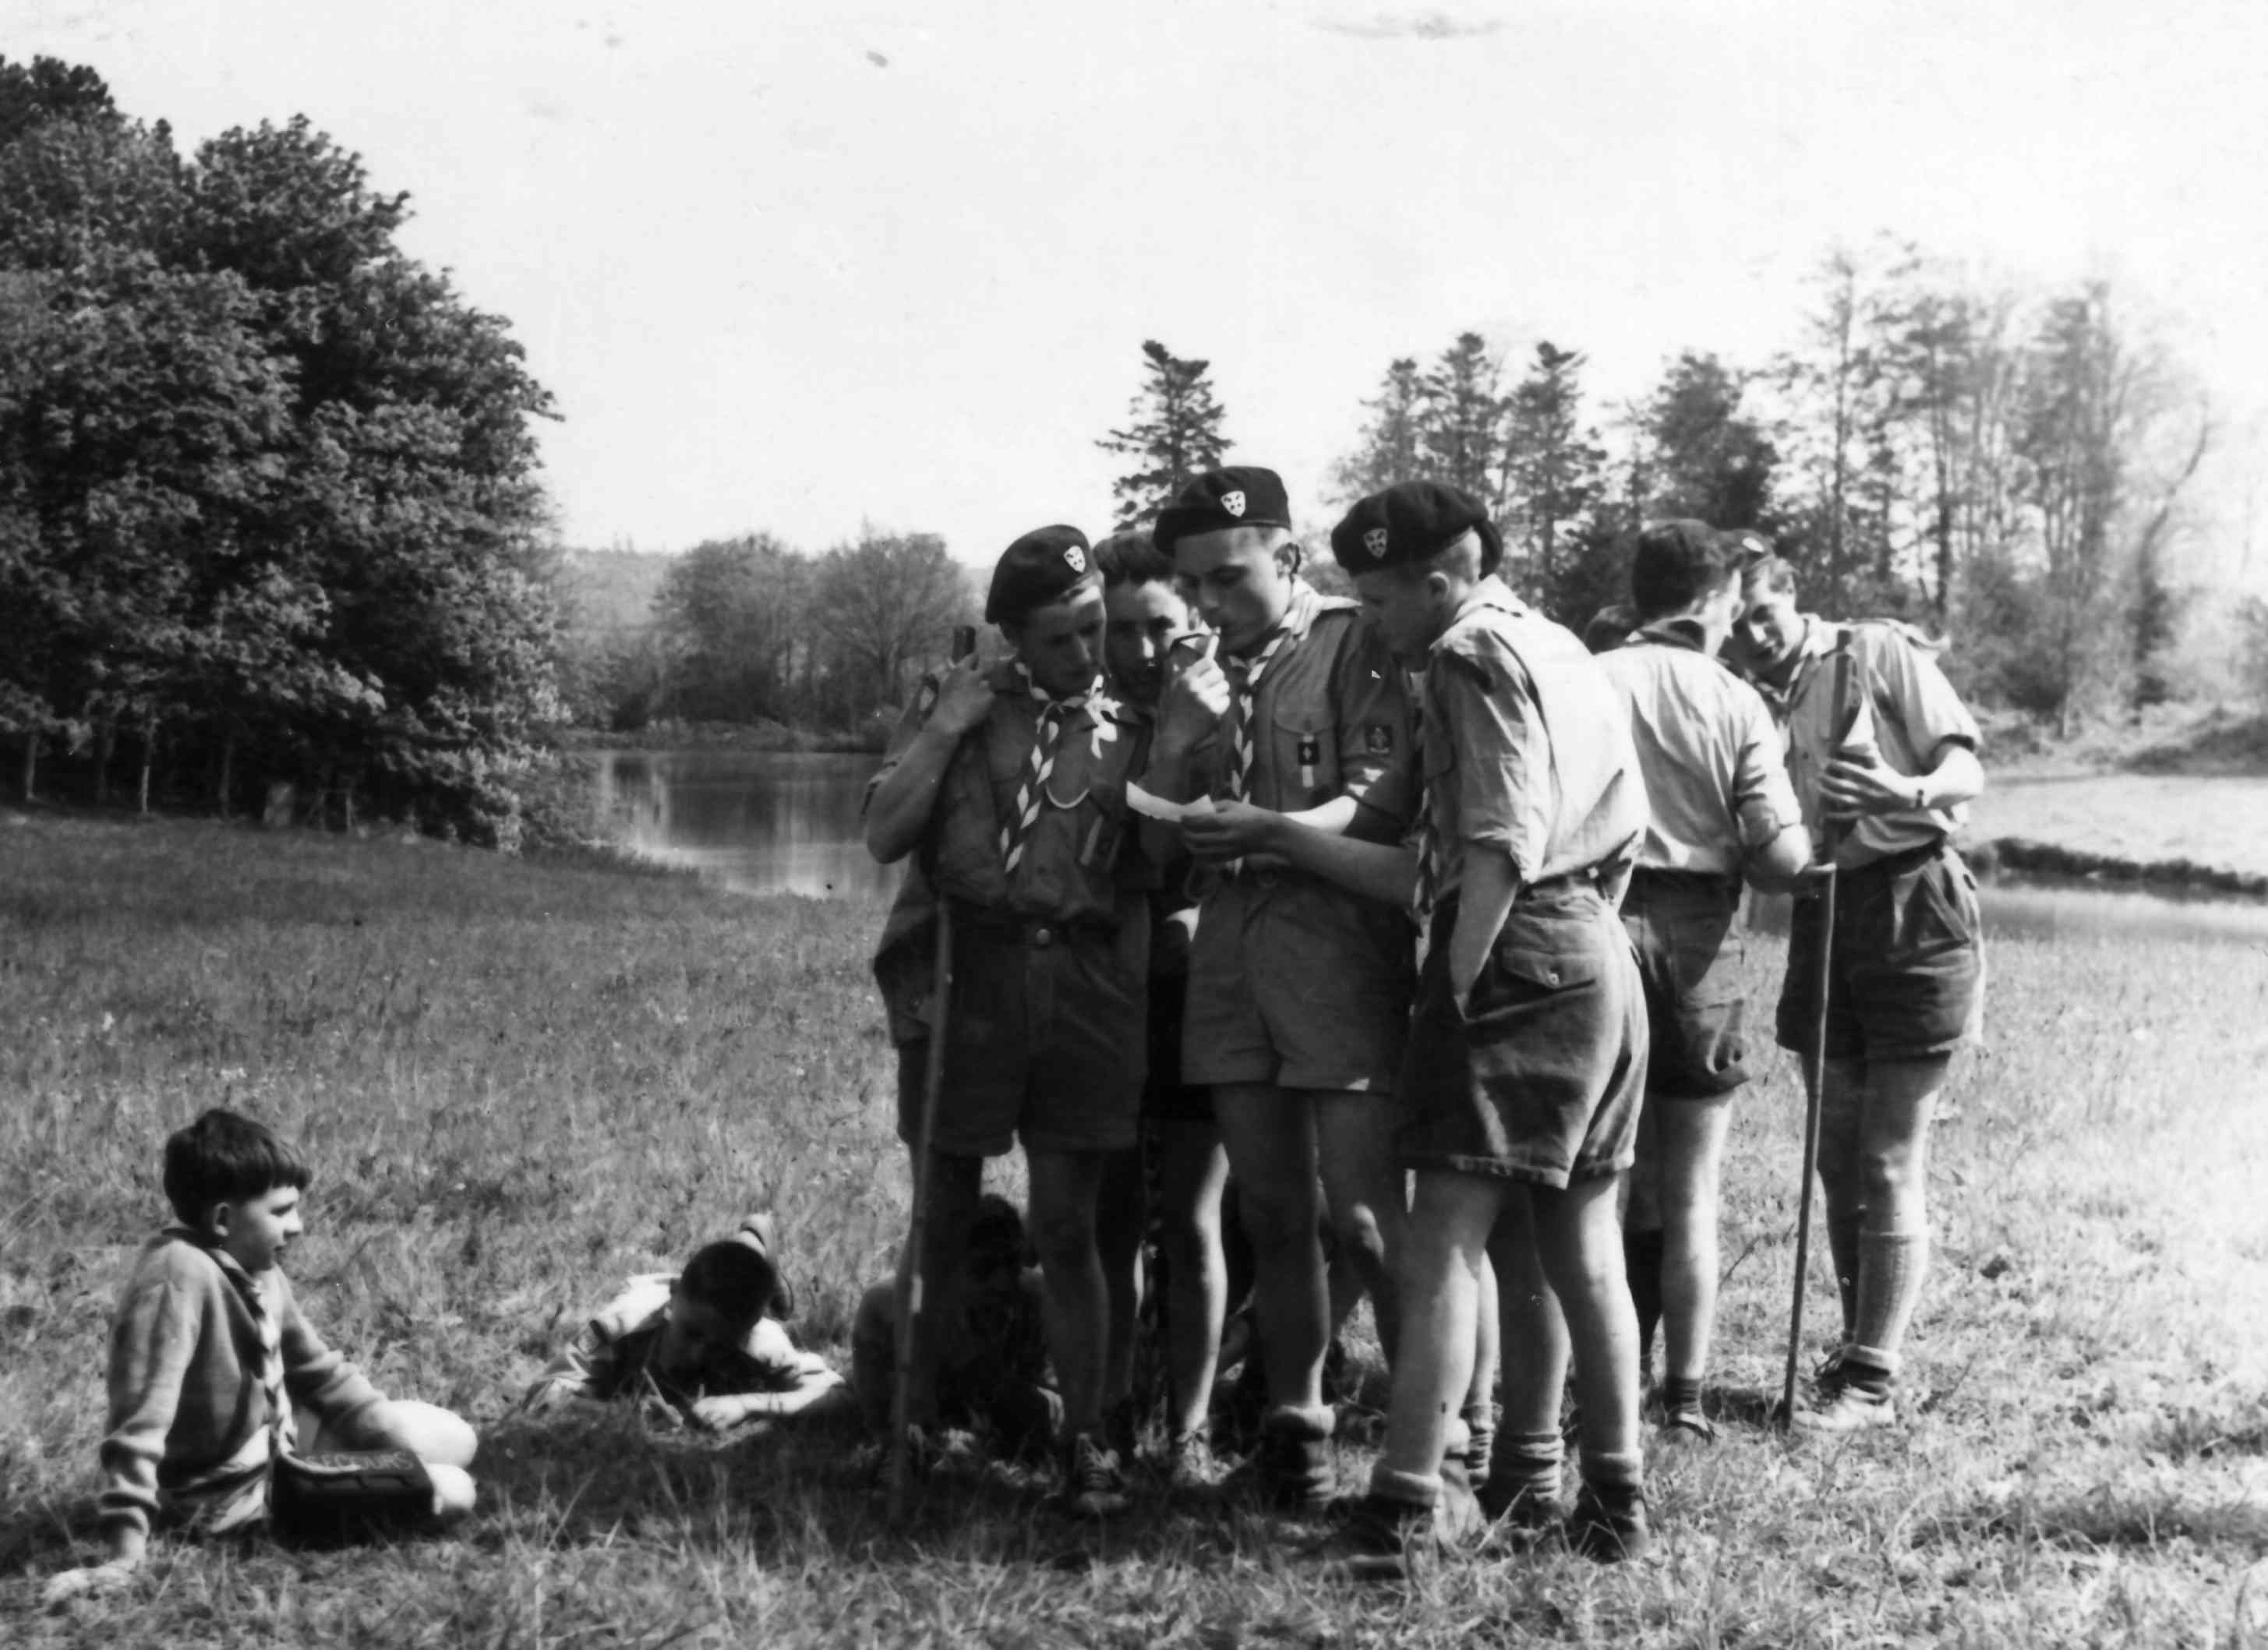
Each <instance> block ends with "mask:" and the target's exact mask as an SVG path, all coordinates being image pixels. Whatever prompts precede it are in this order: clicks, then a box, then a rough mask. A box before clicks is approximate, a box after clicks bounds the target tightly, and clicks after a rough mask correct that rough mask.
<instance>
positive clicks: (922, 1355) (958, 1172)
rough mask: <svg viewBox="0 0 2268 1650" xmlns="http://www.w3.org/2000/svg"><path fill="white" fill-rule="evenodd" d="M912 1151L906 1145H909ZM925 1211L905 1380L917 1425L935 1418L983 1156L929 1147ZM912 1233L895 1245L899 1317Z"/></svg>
mask: <svg viewBox="0 0 2268 1650" xmlns="http://www.w3.org/2000/svg"><path fill="white" fill-rule="evenodd" d="M909 1154H910V1148H909ZM929 1177H930V1178H929V1211H928V1222H927V1230H926V1234H925V1237H924V1241H923V1243H922V1249H923V1251H924V1252H923V1254H922V1255H921V1256H920V1257H919V1263H920V1266H921V1278H922V1309H921V1315H919V1316H918V1317H917V1318H915V1319H914V1322H913V1336H912V1343H911V1351H910V1354H909V1359H908V1365H909V1366H908V1368H907V1369H906V1370H905V1371H904V1372H903V1379H904V1380H905V1382H906V1388H907V1392H906V1397H907V1403H906V1417H907V1418H908V1419H909V1421H911V1422H912V1423H913V1424H914V1425H917V1426H933V1425H936V1423H937V1363H938V1357H939V1352H940V1350H941V1349H942V1348H943V1346H944V1344H945V1326H946V1323H947V1322H950V1320H951V1316H952V1314H953V1312H954V1309H955V1307H956V1306H957V1305H958V1297H959V1294H960V1285H961V1269H962V1266H963V1264H964V1263H965V1262H966V1260H967V1258H968V1228H969V1226H970V1224H971V1223H972V1222H973V1221H974V1220H975V1219H976V1204H977V1201H978V1199H979V1198H980V1197H982V1196H983V1188H984V1160H983V1158H981V1157H962V1156H959V1155H957V1154H954V1153H946V1152H932V1153H930V1157H929ZM913 1251H914V1245H913V1242H912V1241H911V1235H910V1234H909V1236H908V1241H906V1242H904V1243H902V1244H901V1245H900V1246H899V1249H898V1275H897V1291H898V1299H897V1322H901V1323H902V1322H905V1321H906V1315H907V1313H908V1312H909V1311H910V1310H911V1302H912V1294H913V1280H914V1267H915V1264H916V1256H915V1255H914V1252H913Z"/></svg>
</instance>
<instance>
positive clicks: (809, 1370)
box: [524, 1272, 826, 1409]
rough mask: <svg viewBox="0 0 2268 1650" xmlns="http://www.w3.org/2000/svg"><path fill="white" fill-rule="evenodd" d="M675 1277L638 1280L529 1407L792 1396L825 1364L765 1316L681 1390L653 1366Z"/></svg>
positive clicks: (591, 1326)
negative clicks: (578, 1401)
mask: <svg viewBox="0 0 2268 1650" xmlns="http://www.w3.org/2000/svg"><path fill="white" fill-rule="evenodd" d="M676 1282H677V1274H675V1273H674V1272H647V1273H644V1274H642V1275H640V1276H638V1277H635V1278H631V1279H630V1282H629V1283H628V1285H625V1286H624V1288H623V1290H622V1293H621V1294H619V1295H617V1296H615V1299H614V1300H611V1301H609V1302H608V1303H607V1305H606V1306H605V1307H601V1308H600V1310H599V1311H598V1312H597V1313H596V1314H595V1315H593V1317H592V1318H591V1320H590V1322H587V1323H585V1324H584V1325H583V1327H582V1329H581V1330H580V1331H578V1333H577V1335H576V1337H575V1339H574V1340H573V1342H572V1343H571V1344H569V1345H568V1347H567V1349H566V1350H565V1351H564V1352H561V1353H560V1354H559V1356H558V1357H557V1358H556V1359H553V1360H552V1363H551V1366H550V1367H549V1368H548V1369H546V1370H545V1371H544V1372H543V1374H542V1375H541V1377H540V1378H538V1380H537V1381H536V1382H535V1384H534V1386H533V1387H531V1388H530V1389H528V1393H527V1398H526V1399H525V1401H524V1402H525V1403H527V1407H529V1408H530V1409H546V1408H549V1406H550V1405H552V1404H554V1403H561V1402H563V1401H564V1400H566V1399H569V1398H595V1399H600V1400H602V1401H603V1400H608V1399H615V1398H636V1397H639V1396H644V1395H646V1394H647V1393H652V1394H653V1395H654V1396H659V1397H663V1398H666V1399H669V1400H671V1401H672V1402H679V1401H683V1400H689V1399H692V1398H696V1397H716V1396H725V1395H729V1394H735V1393H743V1392H792V1391H794V1390H795V1389H797V1388H798V1387H799V1386H800V1385H801V1384H802V1382H803V1381H805V1380H806V1378H808V1377H809V1376H811V1375H813V1374H819V1373H821V1372H823V1371H824V1370H825V1368H826V1365H825V1364H824V1362H822V1361H821V1359H819V1358H817V1357H816V1356H815V1355H814V1354H812V1353H809V1352H799V1351H798V1350H797V1349H796V1344H795V1343H794V1342H793V1341H792V1340H791V1339H790V1338H789V1337H788V1332H787V1330H786V1329H785V1328H784V1327H783V1326H782V1325H781V1324H779V1323H778V1322H775V1321H774V1320H772V1319H770V1318H760V1319H758V1320H757V1321H756V1324H755V1328H753V1329H751V1330H749V1331H748V1333H747V1337H746V1338H745V1339H743V1340H742V1342H741V1343H740V1344H739V1345H738V1346H732V1347H718V1348H712V1349H711V1352H710V1353H709V1356H708V1357H707V1359H705V1360H704V1363H703V1367H702V1368H701V1370H700V1371H699V1372H698V1373H697V1374H696V1375H695V1376H694V1377H693V1379H692V1380H691V1381H690V1382H689V1383H688V1384H687V1385H686V1386H684V1387H682V1388H681V1387H678V1386H676V1385H673V1384H669V1383H666V1382H664V1381H662V1380H661V1378H660V1372H659V1370H657V1369H655V1368H654V1367H653V1355H654V1352H655V1349H656V1348H657V1347H658V1346H659V1344H660V1341H661V1332H662V1329H663V1326H664V1325H665V1324H666V1322H667V1320H668V1316H669V1296H670V1291H671V1289H672V1288H673V1287H674V1285H675V1284H676Z"/></svg>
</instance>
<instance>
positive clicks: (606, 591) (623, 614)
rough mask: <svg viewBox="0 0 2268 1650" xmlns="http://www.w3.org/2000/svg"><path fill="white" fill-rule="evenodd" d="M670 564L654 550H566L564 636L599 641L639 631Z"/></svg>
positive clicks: (648, 621) (649, 618)
mask: <svg viewBox="0 0 2268 1650" xmlns="http://www.w3.org/2000/svg"><path fill="white" fill-rule="evenodd" d="M676 559H677V558H676V557H675V556H670V555H666V554H665V553H663V552H661V551H658V550H569V551H568V552H567V553H566V555H565V556H564V557H563V563H564V565H565V580H566V589H567V595H568V603H569V608H570V617H569V620H568V628H569V630H570V632H571V634H572V635H573V636H574V637H576V638H577V639H578V640H603V639H606V638H608V637H620V636H622V635H624V634H626V633H630V632H636V631H639V630H645V629H646V628H647V627H648V626H650V625H651V624H652V622H653V598H654V593H655V592H657V591H659V589H660V588H661V581H662V578H663V577H664V575H666V573H667V572H668V571H669V569H670V565H671V564H672V563H674V561H675V560H676Z"/></svg>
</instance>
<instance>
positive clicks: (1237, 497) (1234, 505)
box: [1220, 488, 1244, 516]
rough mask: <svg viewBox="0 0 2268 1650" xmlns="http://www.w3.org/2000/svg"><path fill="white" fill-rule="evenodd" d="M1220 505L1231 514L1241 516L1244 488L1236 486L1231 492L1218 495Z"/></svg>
mask: <svg viewBox="0 0 2268 1650" xmlns="http://www.w3.org/2000/svg"><path fill="white" fill-rule="evenodd" d="M1220 507H1221V508H1222V509H1223V510H1226V511H1227V512H1228V513H1229V514H1231V515H1232V516H1241V515H1242V514H1243V513H1244V490H1243V489H1242V488H1238V489H1237V490H1235V491H1233V492H1226V493H1223V494H1222V495H1221V496H1220Z"/></svg>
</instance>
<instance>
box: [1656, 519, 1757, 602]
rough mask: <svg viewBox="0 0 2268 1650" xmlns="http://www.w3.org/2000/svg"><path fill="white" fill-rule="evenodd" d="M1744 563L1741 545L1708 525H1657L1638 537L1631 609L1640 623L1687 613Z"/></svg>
mask: <svg viewBox="0 0 2268 1650" xmlns="http://www.w3.org/2000/svg"><path fill="white" fill-rule="evenodd" d="M1740 562H1741V556H1740V550H1739V547H1738V546H1737V545H1735V544H1734V541H1733V540H1732V539H1731V538H1730V537H1728V536H1727V535H1726V534H1720V533H1717V532H1715V531H1713V530H1712V529H1711V528H1710V527H1709V526H1708V525H1707V524H1706V523H1705V522H1700V521H1693V520H1679V521H1657V522H1655V523H1654V524H1653V526H1652V527H1648V528H1646V531H1645V532H1643V533H1641V534H1638V553H1637V555H1636V556H1633V557H1632V558H1631V606H1632V607H1633V608H1636V609H1637V610H1638V622H1640V623H1645V622H1648V621H1650V620H1653V619H1658V618H1661V616H1662V615H1664V614H1669V613H1679V612H1683V610H1684V609H1685V608H1690V607H1691V606H1692V605H1693V604H1694V603H1695V602H1697V601H1698V600H1701V598H1702V597H1704V596H1705V595H1707V594H1708V593H1710V592H1711V591H1712V590H1715V589H1718V588H1719V586H1722V585H1723V584H1724V583H1725V581H1726V580H1727V579H1728V578H1731V577H1732V576H1733V573H1734V570H1735V569H1736V568H1738V567H1739V565H1740Z"/></svg>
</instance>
